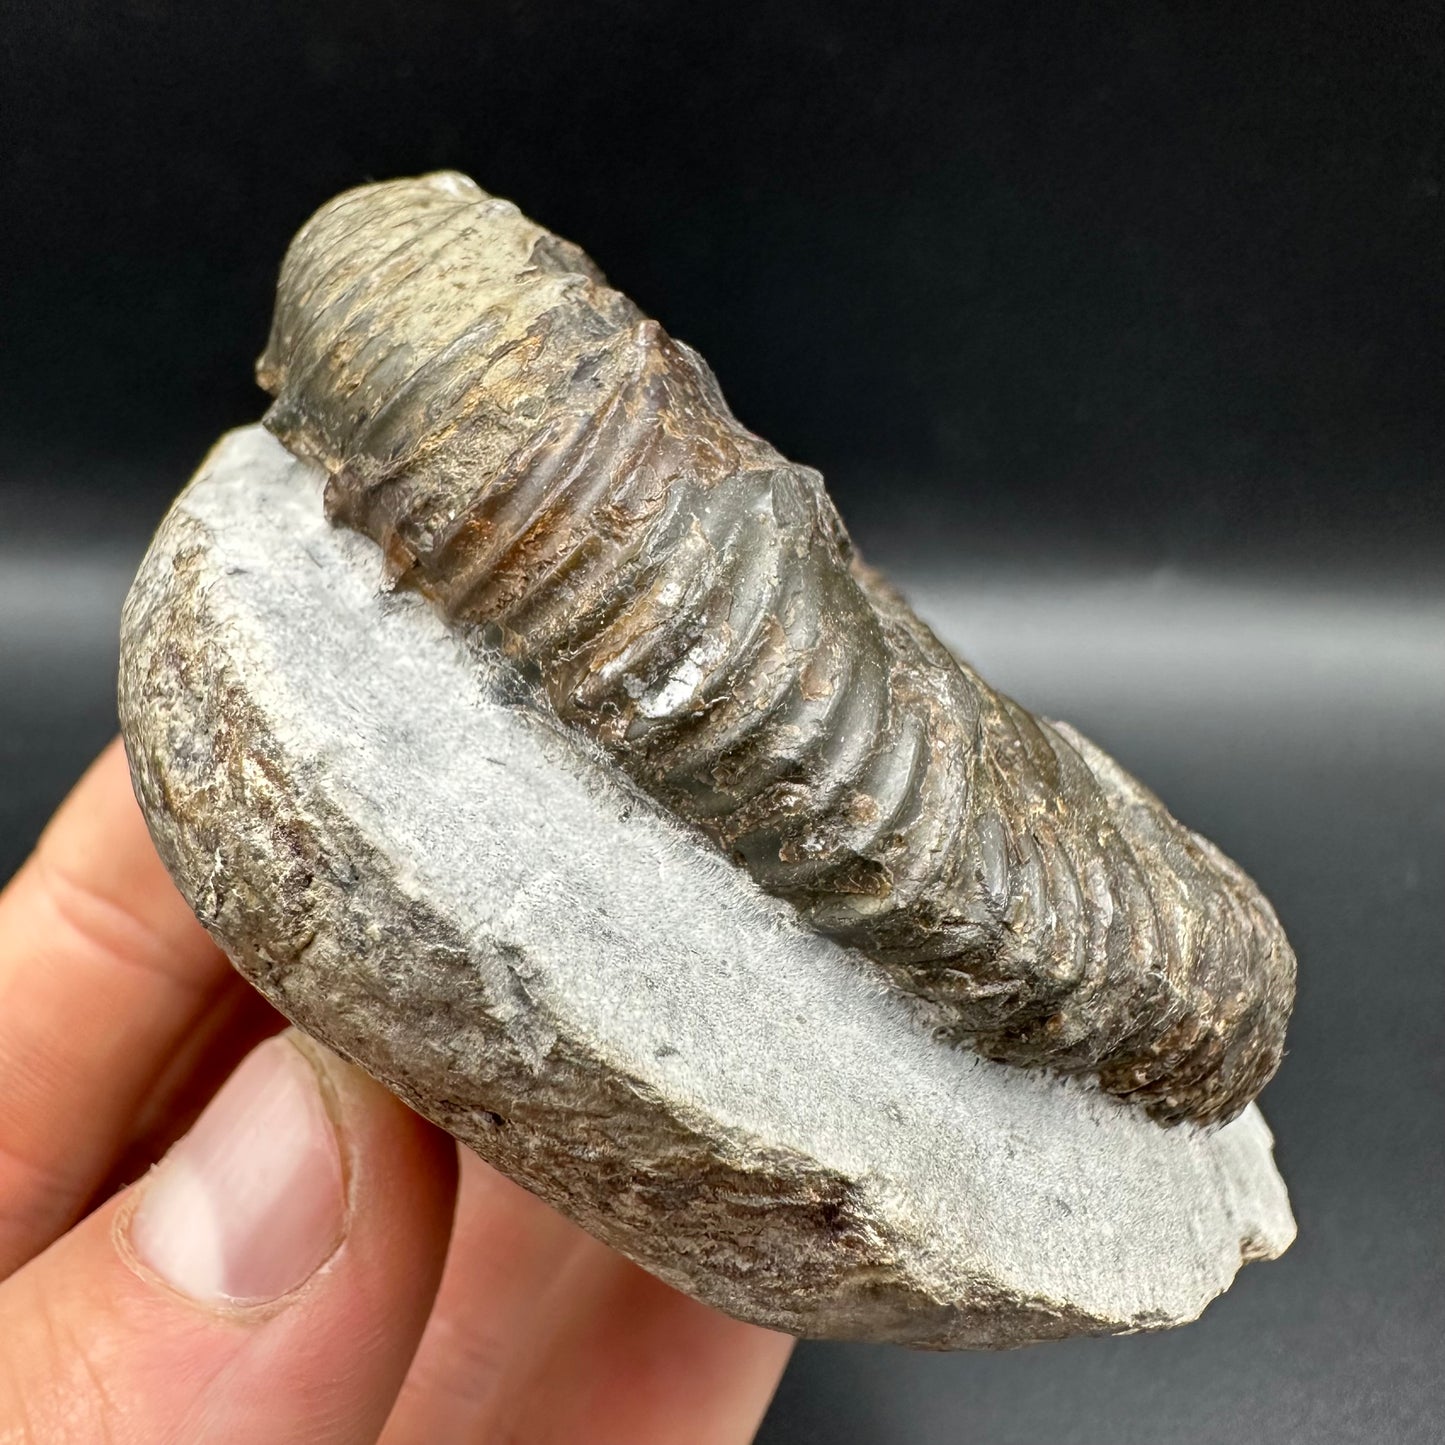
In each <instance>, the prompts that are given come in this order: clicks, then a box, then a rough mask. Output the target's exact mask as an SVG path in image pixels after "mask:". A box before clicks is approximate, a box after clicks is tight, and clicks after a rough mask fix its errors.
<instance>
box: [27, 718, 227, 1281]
mask: <svg viewBox="0 0 1445 1445" xmlns="http://www.w3.org/2000/svg"><path fill="white" fill-rule="evenodd" d="M231 977H232V974H231V970H230V968H229V965H228V964H227V963H226V960H225V958H224V956H223V955H222V954H221V952H220V951H219V949H217V948H216V946H215V945H214V944H213V943H212V942H211V940H210V939H209V938H208V937H207V936H206V933H205V931H204V930H203V929H202V928H201V926H200V924H198V923H197V922H196V920H195V918H194V917H193V916H192V914H191V911H190V909H189V908H187V906H186V904H185V902H184V901H183V900H182V899H181V896H180V895H179V894H178V893H177V892H176V890H175V887H174V885H173V884H172V883H171V881H170V879H169V878H168V877H167V876H166V872H165V869H164V868H163V867H162V866H161V863H160V860H159V859H158V858H157V857H156V854H155V850H154V849H153V848H152V846H151V842H150V838H149V837H148V835H147V833H146V828H145V823H144V821H143V820H142V818H141V815H140V810H139V809H138V808H137V806H136V803H135V799H134V797H133V795H132V793H131V787H130V780H129V777H128V776H127V772H126V766H125V758H124V755H123V753H122V752H121V749H120V746H119V744H112V745H111V746H110V747H109V748H107V749H106V751H105V752H104V753H102V754H101V756H100V758H99V759H98V760H97V761H96V763H95V764H94V765H93V766H92V767H91V769H90V771H89V772H88V773H86V775H85V776H84V777H83V778H82V779H81V781H80V782H79V783H78V784H77V785H76V787H75V790H74V791H73V792H72V793H71V795H70V797H69V798H68V799H67V800H66V801H65V803H64V804H62V806H61V808H60V811H59V812H58V813H57V814H56V816H55V818H54V820H53V821H52V822H51V824H50V826H49V827H48V828H47V829H46V830H45V833H44V834H43V835H42V837H41V839H40V841H39V843H38V844H37V845H36V849H35V852H34V853H33V854H32V855H31V857H30V859H29V860H28V861H27V862H26V863H25V864H24V865H23V866H22V867H21V869H20V871H19V872H18V873H17V874H16V875H15V877H14V878H13V879H12V880H11V882H10V884H9V886H8V887H7V888H6V889H5V891H4V893H3V894H0V1278H3V1277H4V1276H5V1275H6V1274H8V1273H9V1272H10V1271H11V1270H13V1269H15V1268H16V1267H17V1266H18V1265H20V1264H21V1263H23V1262H24V1261H25V1260H26V1259H28V1258H30V1257H31V1256H32V1255H33V1254H35V1253H36V1252H38V1251H39V1250H40V1249H42V1248H44V1247H45V1245H47V1244H48V1243H49V1242H50V1241H51V1240H52V1239H55V1238H56V1237H57V1236H58V1235H59V1234H60V1233H61V1232H62V1231H64V1230H65V1229H66V1228H68V1227H69V1225H70V1224H71V1223H72V1222H73V1221H74V1220H75V1219H76V1218H77V1217H78V1216H79V1214H80V1212H81V1211H82V1210H83V1208H84V1207H85V1204H86V1203H87V1201H88V1200H89V1199H90V1198H91V1196H92V1195H93V1193H94V1192H95V1190H96V1188H97V1186H98V1185H99V1184H100V1183H101V1181H102V1180H103V1179H104V1178H105V1176H106V1174H107V1173H108V1171H109V1170H110V1169H111V1168H112V1167H113V1165H114V1162H115V1160H116V1158H117V1156H118V1154H119V1152H120V1151H121V1150H122V1149H123V1148H124V1146H125V1144H126V1142H127V1140H128V1138H129V1131H130V1128H131V1125H132V1121H133V1119H134V1117H135V1115H136V1114H137V1112H138V1111H139V1109H140V1107H141V1105H142V1104H143V1102H144V1101H145V1100H146V1099H147V1097H148V1096H149V1094H150V1092H151V1091H152V1088H153V1086H154V1084H155V1082H156V1080H157V1079H158V1077H159V1076H160V1074H161V1073H162V1071H163V1069H164V1067H165V1064H166V1061H167V1059H168V1058H170V1056H171V1055H172V1054H173V1053H174V1052H176V1050H177V1047H178V1045H179V1044H180V1042H181V1040H183V1039H184V1038H185V1037H186V1035H187V1034H188V1032H189V1031H190V1029H191V1027H192V1025H193V1023H194V1022H195V1021H196V1020H197V1019H199V1018H201V1017H202V1016H203V1015H204V1014H205V1013H206V1012H207V1010H208V1009H209V1008H210V1007H211V1006H212V1004H213V1003H214V1001H215V998H216V996H217V994H218V993H219V992H220V991H221V990H223V989H224V988H226V987H227V986H228V985H229V984H230V980H231Z"/></svg>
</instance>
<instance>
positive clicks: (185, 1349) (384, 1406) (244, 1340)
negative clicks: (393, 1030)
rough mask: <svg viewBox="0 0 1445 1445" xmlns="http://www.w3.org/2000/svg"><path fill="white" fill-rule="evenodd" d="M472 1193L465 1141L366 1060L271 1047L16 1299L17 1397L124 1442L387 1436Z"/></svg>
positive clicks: (11, 1297) (12, 1295)
mask: <svg viewBox="0 0 1445 1445" xmlns="http://www.w3.org/2000/svg"><path fill="white" fill-rule="evenodd" d="M455 1181H456V1155H455V1147H454V1146H453V1144H452V1143H451V1141H450V1140H449V1139H448V1138H447V1137H446V1136H445V1135H442V1134H440V1133H439V1131H437V1130H435V1129H433V1128H432V1127H431V1126H430V1125H427V1124H426V1123H425V1122H424V1121H422V1120H421V1119H419V1118H418V1117H417V1116H416V1115H415V1114H413V1113H412V1112H411V1111H410V1110H408V1109H407V1108H406V1107H405V1106H404V1105H403V1104H401V1103H400V1102H399V1101H398V1100H396V1099H395V1098H393V1097H392V1096H391V1095H390V1094H388V1093H387V1092H386V1091H385V1090H383V1089H381V1088H380V1086H379V1085H377V1084H375V1083H374V1082H373V1081H372V1080H370V1079H369V1078H367V1077H366V1076H365V1075H363V1074H361V1073H360V1072H359V1071H358V1070H356V1069H355V1068H353V1067H352V1066H351V1065H349V1064H346V1063H345V1062H343V1061H342V1060H341V1059H339V1058H337V1057H336V1056H335V1055H333V1054H330V1053H329V1052H327V1051H326V1050H325V1049H323V1048H321V1047H320V1046H319V1045H315V1044H312V1043H310V1042H309V1041H302V1040H300V1039H298V1037H297V1036H296V1035H294V1034H286V1035H282V1036H279V1037H278V1038H276V1039H272V1040H269V1041H268V1042H266V1043H263V1044H261V1045H260V1046H259V1047H258V1048H257V1049H256V1050H254V1051H253V1052H252V1053H251V1054H250V1055H249V1056H248V1057H247V1059H246V1060H245V1061H244V1062H243V1063H242V1065H241V1066H240V1068H238V1069H237V1071H236V1073H235V1074H234V1075H233V1076H232V1078H231V1079H230V1080H229V1081H228V1082H227V1084H226V1085H225V1086H224V1087H223V1089H222V1090H221V1092H220V1093H219V1094H218V1095H217V1097H216V1098H215V1099H214V1100H213V1101H212V1103H211V1104H210V1105H209V1106H208V1108H207V1110H206V1111H205V1112H204V1113H203V1115H202V1116H201V1119H200V1120H199V1121H198V1123H197V1125H196V1126H195V1128H194V1129H193V1130H192V1131H191V1132H190V1133H189V1134H188V1135H187V1136H186V1137H185V1138H184V1139H183V1140H182V1141H181V1142H180V1143H179V1144H178V1145H177V1146H176V1148H175V1149H173V1150H172V1151H171V1153H170V1154H169V1155H167V1157H166V1159H165V1160H163V1161H162V1162H161V1164H160V1165H158V1166H157V1167H156V1169H155V1170H153V1171H152V1173H151V1174H150V1175H148V1176H147V1177H146V1178H145V1179H144V1180H142V1181H141V1182H140V1183H139V1184H138V1185H137V1186H135V1188H134V1189H132V1190H131V1191H128V1193H127V1195H126V1196H124V1197H122V1198H121V1199H119V1200H117V1201H112V1203H111V1204H110V1205H108V1206H106V1207H105V1208H103V1209H102V1210H100V1211H98V1212H97V1214H95V1215H92V1216H91V1217H90V1218H89V1219H87V1220H86V1221H84V1222H83V1223H82V1224H81V1225H80V1226H78V1227H77V1228H76V1229H75V1230H73V1231H72V1232H71V1233H70V1234H69V1235H67V1236H65V1237H64V1238H62V1239H61V1240H59V1241H57V1243H56V1244H55V1245H53V1246H52V1247H51V1248H50V1249H49V1250H47V1251H46V1252H45V1253H44V1254H43V1255H41V1256H39V1257H38V1258H37V1259H35V1260H33V1261H32V1262H31V1263H30V1264H29V1265H27V1266H26V1267H25V1268H24V1269H22V1270H21V1271H20V1272H19V1273H18V1274H17V1275H16V1276H15V1277H14V1278H13V1279H12V1280H10V1281H9V1282H7V1283H6V1284H5V1285H4V1286H3V1288H0V1337H3V1338H6V1339H10V1340H18V1341H21V1342H22V1343H21V1345H20V1347H19V1348H18V1349H17V1350H16V1351H15V1354H14V1358H13V1359H10V1360H7V1365H9V1366H11V1373H12V1375H13V1377H14V1380H15V1383H16V1385H17V1387H18V1390H19V1398H20V1400H21V1401H22V1402H26V1401H29V1402H34V1401H41V1402H44V1401H46V1400H55V1401H57V1402H59V1401H60V1400H61V1399H62V1398H66V1399H69V1400H70V1402H71V1403H70V1405H69V1406H67V1408H74V1409H76V1410H78V1411H80V1412H81V1413H80V1414H79V1415H78V1416H77V1418H93V1419H95V1420H96V1421H99V1422H103V1423H104V1425H105V1427H106V1428H107V1429H109V1430H110V1431H111V1433H112V1434H114V1435H115V1437H116V1438H137V1439H142V1438H143V1439H170V1438H178V1434H179V1435H184V1432H185V1429H186V1428H187V1426H186V1423H185V1422H187V1421H193V1420H195V1419H196V1418H199V1417H200V1416H201V1415H204V1418H205V1419H206V1420H207V1422H208V1428H213V1429H214V1431H215V1437H216V1438H224V1439H226V1440H228V1441H232V1442H235V1445H246V1442H250V1441H257V1442H259V1441H271V1440H277V1439H306V1440H315V1441H337V1442H340V1441H343V1440H344V1441H350V1440H353V1439H358V1438H369V1437H370V1436H374V1435H375V1434H376V1433H378V1432H379V1431H380V1429H381V1427H382V1425H383V1423H384V1422H385V1420H386V1417H387V1415H388V1413H389V1412H390V1410H391V1408H392V1405H393V1403H394V1400H395V1398H396V1395H397V1393H398V1391H399V1390H400V1388H401V1384H402V1381H403V1379H404V1378H405V1374H406V1371H407V1368H408V1366H409V1364H410V1361H411V1359H412V1356H413V1354H414V1352H415V1350H416V1346H417V1343H418V1341H419V1339H420V1337H421V1333H422V1329H423V1327H424V1325H425V1322H426V1319H427V1316H428V1313H429V1312H430V1308H431V1304H432V1301H433V1298H434V1296H435V1292H436V1288H437V1285H438V1283H439V1280H440V1277H441V1271H442V1265H443V1262H444V1259H445V1256H446V1250H447V1244H448V1240H449V1235H450V1228H451V1218H452V1209H453V1199H454V1190H455ZM37 1326H43V1327H37ZM58 1351H63V1352H64V1354H63V1355H60V1354H58V1353H57V1352H58ZM57 1379H64V1380H66V1381H67V1384H66V1388H65V1390H63V1391H59V1390H56V1389H55V1388H53V1382H54V1381H56V1380H57ZM10 1408H11V1409H14V1408H18V1407H16V1406H15V1404H14V1401H13V1400H12V1401H11V1402H10ZM27 1408H29V1407H28V1406H27ZM42 1408H43V1405H42ZM57 1408H59V1406H58V1404H57ZM5 1410H6V1406H5V1404H4V1402H3V1396H0V1437H3V1436H4V1434H5V1430H6V1427H7V1426H8V1425H9V1424H10V1423H11V1421H10V1420H9V1418H7V1416H6V1413H5ZM33 1414H34V1411H33V1409H32V1410H31V1415H32V1416H33ZM31 1423H33V1421H31ZM51 1423H52V1424H53V1426H54V1429H55V1431H56V1432H57V1438H58V1435H59V1433H60V1432H62V1430H63V1426H64V1421H63V1420H61V1419H59V1418H57V1419H56V1420H55V1421H54V1422H51ZM40 1424H41V1425H42V1426H44V1425H45V1421H44V1420H43V1419H42V1420H41V1421H40ZM47 1428H48V1427H47ZM39 1433H40V1435H41V1437H42V1438H50V1437H49V1436H48V1435H46V1434H45V1429H43V1428H42V1429H41V1430H40V1432H39Z"/></svg>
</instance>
